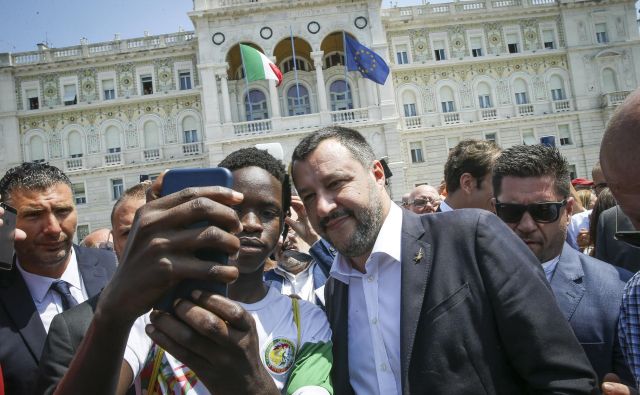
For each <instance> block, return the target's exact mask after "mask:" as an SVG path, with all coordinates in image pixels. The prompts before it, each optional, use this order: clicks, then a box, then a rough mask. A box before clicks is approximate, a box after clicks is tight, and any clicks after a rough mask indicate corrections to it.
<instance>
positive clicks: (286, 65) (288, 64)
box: [282, 56, 309, 73]
mask: <svg viewBox="0 0 640 395" xmlns="http://www.w3.org/2000/svg"><path fill="white" fill-rule="evenodd" d="M296 67H298V71H309V66H308V64H307V61H306V60H304V59H302V58H300V57H297V56H296ZM290 71H294V68H293V58H291V59H288V60H285V61H284V62H282V72H283V73H288V72H290Z"/></svg>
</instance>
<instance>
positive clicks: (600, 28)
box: [596, 23, 609, 44]
mask: <svg viewBox="0 0 640 395" xmlns="http://www.w3.org/2000/svg"><path fill="white" fill-rule="evenodd" d="M596 41H598V43H600V44H604V43H608V42H609V36H608V35H607V24H606V23H596Z"/></svg>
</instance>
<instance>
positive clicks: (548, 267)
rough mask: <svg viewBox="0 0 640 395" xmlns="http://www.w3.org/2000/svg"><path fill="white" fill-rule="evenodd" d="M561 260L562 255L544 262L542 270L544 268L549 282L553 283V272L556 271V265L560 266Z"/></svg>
mask: <svg viewBox="0 0 640 395" xmlns="http://www.w3.org/2000/svg"><path fill="white" fill-rule="evenodd" d="M559 261H560V255H558V256H557V257H555V258H553V259H552V260H550V261H546V262H545V263H543V264H542V270H544V276H545V277H546V278H547V281H548V282H549V283H551V279H552V278H553V273H555V272H556V267H558V262H559Z"/></svg>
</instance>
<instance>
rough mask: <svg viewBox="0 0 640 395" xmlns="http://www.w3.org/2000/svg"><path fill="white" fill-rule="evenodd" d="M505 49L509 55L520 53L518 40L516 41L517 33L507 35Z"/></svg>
mask: <svg viewBox="0 0 640 395" xmlns="http://www.w3.org/2000/svg"><path fill="white" fill-rule="evenodd" d="M507 49H508V50H509V53H519V52H520V40H518V33H507Z"/></svg>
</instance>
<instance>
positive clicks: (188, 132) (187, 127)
mask: <svg viewBox="0 0 640 395" xmlns="http://www.w3.org/2000/svg"><path fill="white" fill-rule="evenodd" d="M182 137H183V141H184V143H185V144H189V143H197V142H198V121H196V119H195V118H194V117H192V116H186V117H184V118H183V119H182Z"/></svg>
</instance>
